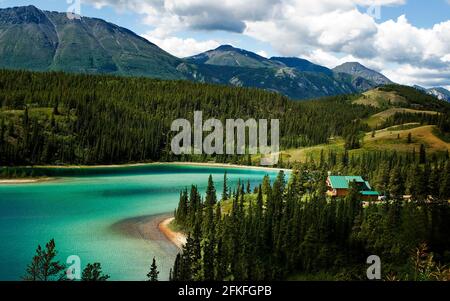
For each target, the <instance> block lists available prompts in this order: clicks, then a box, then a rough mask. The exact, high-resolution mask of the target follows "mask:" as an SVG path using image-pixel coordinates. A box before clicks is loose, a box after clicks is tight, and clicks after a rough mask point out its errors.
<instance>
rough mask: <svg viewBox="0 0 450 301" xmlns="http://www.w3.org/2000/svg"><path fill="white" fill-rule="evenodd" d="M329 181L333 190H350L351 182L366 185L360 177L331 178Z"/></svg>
mask: <svg viewBox="0 0 450 301" xmlns="http://www.w3.org/2000/svg"><path fill="white" fill-rule="evenodd" d="M329 179H330V185H331V187H333V189H348V188H350V183H351V182H356V183H366V181H364V179H363V178H362V177H360V176H330V177H329ZM369 187H370V186H369Z"/></svg>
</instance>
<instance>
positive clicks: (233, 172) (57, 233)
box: [0, 165, 277, 280]
mask: <svg viewBox="0 0 450 301" xmlns="http://www.w3.org/2000/svg"><path fill="white" fill-rule="evenodd" d="M225 170H226V171H227V173H228V179H229V186H231V187H235V186H236V185H237V182H238V180H239V179H241V180H242V181H245V182H246V181H247V180H250V182H251V184H252V187H254V186H255V185H257V184H259V183H261V180H262V178H263V176H264V175H265V174H268V175H269V176H270V177H271V179H272V180H273V179H274V178H275V177H276V174H277V171H264V170H251V169H236V168H219V167H217V168H216V167H200V166H185V165H147V166H139V167H126V168H125V167H121V168H107V169H106V168H97V169H68V170H62V171H61V170H53V172H54V175H55V176H57V177H58V178H59V179H58V180H57V181H54V182H46V183H38V184H25V185H0V241H1V248H0V280H20V277H21V276H23V275H24V272H25V270H26V266H27V264H28V263H29V262H30V261H31V259H32V257H33V254H34V253H35V249H36V247H37V245H38V244H41V245H44V244H45V243H46V242H48V241H49V240H50V239H51V238H54V239H55V242H56V246H57V249H58V251H59V256H58V258H59V259H60V260H61V261H63V262H65V261H66V258H67V257H68V256H70V255H77V256H79V257H80V258H81V264H82V266H84V265H85V264H87V263H88V262H101V264H102V267H103V270H104V271H105V272H106V273H108V274H109V275H110V276H111V280H145V275H146V274H147V272H148V270H149V266H150V264H151V260H152V258H153V257H154V256H155V257H156V260H157V262H158V267H159V270H160V276H161V279H163V280H164V279H167V278H168V273H169V269H170V268H171V267H172V265H173V260H174V258H173V257H172V256H169V255H168V253H167V250H166V248H165V247H164V245H161V244H160V243H159V244H158V243H156V242H153V241H149V240H146V239H139V238H136V237H130V236H127V235H124V234H123V233H119V232H118V231H114V230H113V229H112V228H113V227H112V226H113V225H114V224H116V223H118V222H120V221H123V220H124V219H128V218H134V217H139V216H147V215H157V214H162V213H168V212H173V210H174V209H175V208H176V206H177V204H178V199H179V193H180V191H181V190H182V189H184V188H186V187H190V185H191V184H195V185H198V187H199V189H200V190H201V191H202V193H203V192H204V190H205V188H206V184H207V180H208V176H209V175H210V174H212V175H213V179H214V182H215V184H216V189H217V191H218V194H219V193H221V190H222V184H223V174H224V172H225Z"/></svg>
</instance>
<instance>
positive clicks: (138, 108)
mask: <svg viewBox="0 0 450 301" xmlns="http://www.w3.org/2000/svg"><path fill="white" fill-rule="evenodd" d="M347 99H348V97H346V96H339V97H331V98H327V99H323V100H320V101H310V102H304V103H299V102H294V101H290V100H289V99H287V98H285V97H283V96H281V95H278V94H275V93H269V92H265V91H262V90H257V89H246V88H230V87H225V86H218V85H206V84H196V83H191V82H184V81H160V80H152V79H145V78H129V77H112V76H89V75H69V74H63V73H33V72H25V71H5V70H4V71H0V104H1V110H0V164H1V165H34V164H69V163H70V164H112V163H127V162H142V161H157V160H164V161H172V160H186V161H189V160H202V159H206V158H205V157H201V156H200V157H198V158H197V157H188V158H184V157H183V158H181V157H176V156H173V155H172V154H171V151H170V141H171V138H172V137H173V135H174V133H171V132H170V125H171V123H172V121H173V120H175V119H178V118H185V119H189V120H191V121H192V119H193V112H194V111H195V110H201V111H203V117H204V119H205V120H206V119H207V118H211V117H214V118H217V119H220V120H222V121H224V120H225V119H227V118H231V119H237V118H242V119H244V120H246V119H249V118H254V119H257V120H258V119H260V118H263V119H271V118H276V119H280V123H281V124H280V126H281V129H280V131H281V144H282V147H284V148H291V147H300V146H311V145H316V144H321V143H326V142H327V141H328V139H329V138H330V137H332V136H337V135H343V134H344V133H347V132H353V131H355V130H356V131H357V130H364V128H363V125H361V124H359V123H354V122H353V121H354V120H357V119H361V118H366V117H368V116H369V115H371V114H373V113H374V112H376V109H374V108H370V107H365V106H360V105H352V104H350V102H349V101H347ZM337 112H339V113H337ZM209 159H210V160H211V159H212V160H217V161H218V162H224V161H230V160H244V161H247V158H245V159H242V158H230V157H226V156H218V157H213V158H209ZM239 163H245V162H239Z"/></svg>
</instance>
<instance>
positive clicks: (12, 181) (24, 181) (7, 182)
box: [0, 178, 56, 185]
mask: <svg viewBox="0 0 450 301" xmlns="http://www.w3.org/2000/svg"><path fill="white" fill-rule="evenodd" d="M55 180H56V179H55V178H30V179H0V185H1V184H5V185H14V184H33V183H43V182H50V181H55Z"/></svg>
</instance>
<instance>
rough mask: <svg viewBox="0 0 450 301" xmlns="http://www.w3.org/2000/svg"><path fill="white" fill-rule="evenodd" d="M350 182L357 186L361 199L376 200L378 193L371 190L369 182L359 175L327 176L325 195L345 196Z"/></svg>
mask: <svg viewBox="0 0 450 301" xmlns="http://www.w3.org/2000/svg"><path fill="white" fill-rule="evenodd" d="M352 182H354V183H355V184H356V185H357V186H358V188H359V192H360V193H361V197H362V200H363V201H377V200H378V197H379V196H380V194H379V193H378V192H377V191H374V190H372V187H371V186H370V184H369V182H367V181H365V180H364V179H363V178H362V177H360V176H329V177H328V178H327V188H328V191H327V195H328V196H330V197H333V198H336V197H345V196H347V194H348V192H349V190H350V184H351V183H352Z"/></svg>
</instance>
